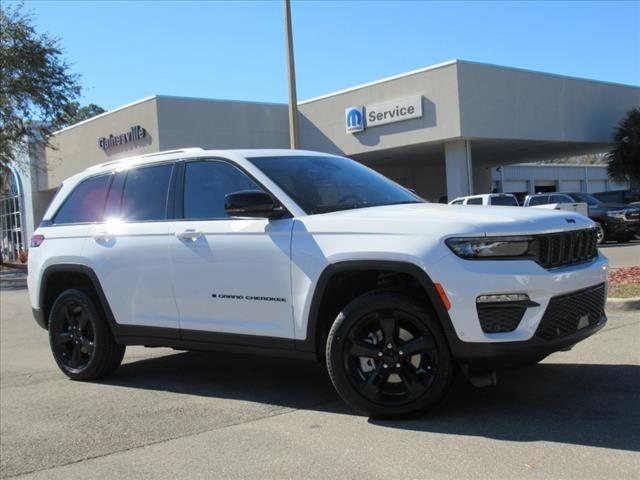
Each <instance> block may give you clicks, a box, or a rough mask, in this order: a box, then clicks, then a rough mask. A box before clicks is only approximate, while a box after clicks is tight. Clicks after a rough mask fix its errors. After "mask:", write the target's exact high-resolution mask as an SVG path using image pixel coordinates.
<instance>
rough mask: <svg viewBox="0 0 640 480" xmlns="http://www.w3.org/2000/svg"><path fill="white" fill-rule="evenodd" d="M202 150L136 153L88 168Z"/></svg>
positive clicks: (182, 149)
mask: <svg viewBox="0 0 640 480" xmlns="http://www.w3.org/2000/svg"><path fill="white" fill-rule="evenodd" d="M202 151H204V150H203V149H202V148H200V147H193V148H181V149H178V150H165V151H164V152H155V153H147V154H146V155H136V156H135V157H126V158H119V159H117V160H111V161H109V162H105V163H99V164H97V165H92V166H90V167H88V168H87V170H94V169H97V168H102V167H108V166H109V165H117V164H119V163H123V162H127V161H131V160H135V159H138V158H149V157H156V156H159V155H171V154H174V153H192V152H202Z"/></svg>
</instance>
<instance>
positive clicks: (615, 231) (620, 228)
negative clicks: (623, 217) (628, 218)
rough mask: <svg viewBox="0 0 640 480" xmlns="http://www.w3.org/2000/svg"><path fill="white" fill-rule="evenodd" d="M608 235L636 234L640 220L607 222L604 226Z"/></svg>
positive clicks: (639, 230)
mask: <svg viewBox="0 0 640 480" xmlns="http://www.w3.org/2000/svg"><path fill="white" fill-rule="evenodd" d="M605 228H606V230H607V233H608V234H609V235H613V236H618V235H632V234H634V235H637V234H640V222H637V221H634V222H608V223H607V224H606V226H605Z"/></svg>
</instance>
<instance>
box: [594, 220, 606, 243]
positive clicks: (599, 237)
mask: <svg viewBox="0 0 640 480" xmlns="http://www.w3.org/2000/svg"><path fill="white" fill-rule="evenodd" d="M604 241H605V233H604V228H603V227H602V225H601V224H599V223H596V243H597V244H598V245H600V244H602V243H604Z"/></svg>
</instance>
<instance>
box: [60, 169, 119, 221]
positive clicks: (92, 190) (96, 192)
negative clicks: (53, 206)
mask: <svg viewBox="0 0 640 480" xmlns="http://www.w3.org/2000/svg"><path fill="white" fill-rule="evenodd" d="M110 178H111V175H102V176H100V177H93V178H88V179H87V180H85V181H83V182H81V183H80V184H79V185H78V186H76V188H75V189H74V190H73V191H72V192H71V193H70V194H69V196H68V197H67V199H66V200H65V201H64V203H63V204H62V207H61V208H60V209H59V210H58V213H56V216H55V218H54V219H53V223H54V224H58V225H59V224H65V223H87V222H100V221H102V211H103V209H104V202H105V196H106V194H107V186H108V185H109V179H110Z"/></svg>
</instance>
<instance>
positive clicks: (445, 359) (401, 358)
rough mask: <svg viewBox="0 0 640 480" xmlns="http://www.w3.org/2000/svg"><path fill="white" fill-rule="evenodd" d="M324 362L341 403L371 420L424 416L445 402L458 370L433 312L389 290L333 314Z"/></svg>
mask: <svg viewBox="0 0 640 480" xmlns="http://www.w3.org/2000/svg"><path fill="white" fill-rule="evenodd" d="M389 344H391V348H389ZM403 348H404V350H403ZM410 352H415V353H414V354H413V355H410ZM326 362H327V369H328V371H329V377H330V378H331V381H332V382H333V385H334V387H335V389H336V390H337V391H338V393H339V394H340V396H341V397H342V398H343V399H344V401H345V402H347V403H348V404H349V405H350V406H351V407H352V408H354V409H355V410H356V411H358V412H360V413H362V414H364V415H367V416H371V417H376V418H400V417H410V416H416V415H418V414H421V413H424V412H426V411H427V410H429V409H430V408H432V407H434V406H436V405H437V404H438V403H439V402H440V401H442V400H443V399H444V398H445V396H446V395H447V393H448V392H449V390H450V389H451V386H452V384H453V381H454V378H455V375H456V371H457V369H456V365H455V362H454V360H453V357H452V355H451V352H450V350H449V346H448V344H447V341H446V338H445V336H444V333H443V331H442V328H441V326H440V324H439V322H438V321H437V320H436V319H435V317H434V316H433V314H431V313H430V312H429V310H428V309H427V308H425V306H424V305H422V304H421V303H419V302H418V301H416V300H415V299H413V298H411V297H409V296H406V295H403V294H400V293H395V292H388V291H373V292H370V293H366V294H364V295H362V296H360V297H358V298H356V299H355V300H353V301H352V302H351V303H349V304H348V305H347V306H346V307H345V308H344V309H343V310H342V311H341V312H340V313H339V314H338V316H337V318H336V320H335V321H334V323H333V325H332V327H331V330H330V331H329V336H328V338H327V349H326ZM385 365H386V367H385Z"/></svg>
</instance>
